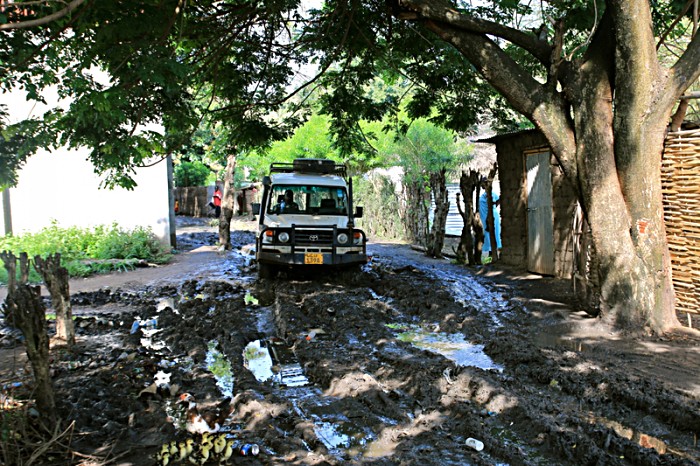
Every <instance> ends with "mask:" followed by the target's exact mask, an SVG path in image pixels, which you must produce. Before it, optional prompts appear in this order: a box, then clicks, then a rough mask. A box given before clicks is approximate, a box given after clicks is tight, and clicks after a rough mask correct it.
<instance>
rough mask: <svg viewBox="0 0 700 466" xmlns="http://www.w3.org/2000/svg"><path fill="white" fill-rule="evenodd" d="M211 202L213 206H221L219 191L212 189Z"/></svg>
mask: <svg viewBox="0 0 700 466" xmlns="http://www.w3.org/2000/svg"><path fill="white" fill-rule="evenodd" d="M212 200H213V202H214V206H215V207H220V206H221V191H214V197H213V199H212Z"/></svg>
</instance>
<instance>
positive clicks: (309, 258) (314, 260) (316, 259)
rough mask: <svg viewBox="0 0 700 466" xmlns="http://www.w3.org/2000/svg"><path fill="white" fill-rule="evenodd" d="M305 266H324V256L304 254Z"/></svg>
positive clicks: (311, 253) (312, 253)
mask: <svg viewBox="0 0 700 466" xmlns="http://www.w3.org/2000/svg"><path fill="white" fill-rule="evenodd" d="M304 264H323V254H319V253H316V252H307V253H306V254H304Z"/></svg>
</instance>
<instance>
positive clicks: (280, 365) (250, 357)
mask: <svg viewBox="0 0 700 466" xmlns="http://www.w3.org/2000/svg"><path fill="white" fill-rule="evenodd" d="M243 361H244V365H245V367H247V368H248V370H250V371H251V372H252V373H253V375H254V376H255V378H256V379H257V380H258V381H259V382H267V381H268V380H270V381H272V382H274V383H276V384H278V385H282V386H285V387H302V386H304V385H308V384H309V379H307V378H306V376H305V375H304V370H303V369H302V367H301V365H300V364H299V362H297V361H296V358H295V357H294V354H293V353H292V351H291V350H290V349H289V348H287V347H286V346H285V345H284V343H283V342H277V341H276V340H266V341H263V340H255V341H253V342H250V343H248V345H247V346H246V347H245V349H244V350H243Z"/></svg>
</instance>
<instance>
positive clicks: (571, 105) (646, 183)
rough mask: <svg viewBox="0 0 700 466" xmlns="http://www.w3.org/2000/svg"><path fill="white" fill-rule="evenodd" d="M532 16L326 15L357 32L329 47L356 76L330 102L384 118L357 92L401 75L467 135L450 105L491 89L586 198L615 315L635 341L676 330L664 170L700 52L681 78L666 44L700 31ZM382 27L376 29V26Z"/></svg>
mask: <svg viewBox="0 0 700 466" xmlns="http://www.w3.org/2000/svg"><path fill="white" fill-rule="evenodd" d="M690 3H691V2H688V4H690ZM531 4H532V2H513V1H494V2H491V3H489V5H488V6H486V5H483V4H481V3H472V2H450V1H445V0H390V1H389V2H388V5H389V10H388V11H389V12H390V13H389V14H383V13H382V12H384V11H387V10H386V9H385V8H386V5H387V3H385V2H378V1H377V2H372V1H370V2H363V3H362V8H360V7H358V6H357V5H356V4H355V3H349V2H346V1H343V0H338V1H331V2H326V4H325V7H324V8H325V9H324V11H325V12H326V14H327V15H329V16H332V17H333V18H334V19H335V22H336V24H337V26H336V27H337V30H339V31H347V33H346V34H345V36H344V38H343V40H344V42H339V39H338V36H335V37H334V38H328V39H327V40H328V44H327V47H328V48H329V50H330V51H329V52H328V54H327V55H326V57H327V58H328V59H330V58H331V56H332V54H333V53H336V52H335V50H338V49H339V48H341V49H342V50H343V51H344V52H345V55H343V58H344V59H345V61H344V62H343V63H344V65H345V68H343V72H342V75H339V76H329V80H328V82H327V84H328V85H329V86H335V89H336V90H335V92H334V93H333V94H332V96H331V97H329V98H328V99H327V100H328V101H329V102H330V101H332V99H333V98H337V99H340V97H342V100H345V101H351V102H362V104H363V106H364V107H370V103H368V102H367V101H366V100H363V99H365V98H364V97H363V96H356V93H353V92H352V90H353V89H357V88H358V87H360V88H361V83H362V82H363V80H362V78H363V76H364V74H365V73H367V72H368V70H374V71H376V70H377V69H380V68H381V69H386V68H389V69H396V70H401V72H403V73H405V74H406V75H409V76H411V77H412V78H413V79H415V80H417V81H418V82H419V83H420V85H421V86H422V88H424V89H425V90H426V91H429V92H430V93H429V94H428V95H432V96H433V97H432V101H430V102H429V101H427V98H426V97H425V94H424V93H423V92H422V91H421V92H419V93H418V95H417V97H418V99H414V103H413V104H411V105H409V108H410V109H412V110H414V113H415V114H420V113H423V114H425V113H426V108H432V109H435V108H438V110H439V111H440V115H443V116H442V121H443V122H444V123H445V124H448V125H454V124H459V123H468V122H469V121H470V120H472V121H473V118H471V117H473V115H469V113H468V111H469V107H468V108H466V109H462V108H458V110H459V112H452V111H450V109H449V108H447V107H446V106H445V105H444V104H443V102H446V101H449V102H453V103H454V104H455V106H456V107H460V106H463V105H465V104H464V103H463V96H464V95H466V93H467V92H468V91H467V90H465V89H474V86H473V85H480V84H481V83H482V82H486V83H488V84H489V85H490V86H491V87H492V88H493V89H495V90H496V91H497V92H498V93H499V94H500V95H501V96H502V97H503V98H504V99H505V100H506V101H507V102H508V104H509V105H510V106H511V107H512V108H513V109H514V110H515V111H517V112H518V113H520V114H521V115H523V116H525V117H526V118H527V119H528V120H529V121H531V122H532V123H533V124H534V125H535V126H536V127H537V128H538V129H539V130H540V131H542V133H543V134H544V135H545V137H546V138H547V140H548V142H549V144H550V146H551V149H552V152H553V154H554V155H555V157H556V158H557V160H558V162H559V165H560V166H561V167H562V170H563V171H564V172H565V174H566V176H567V177H568V179H569V180H570V181H571V183H572V185H573V186H574V188H575V189H576V190H577V192H578V194H579V197H580V201H581V204H582V205H583V207H584V209H585V212H586V215H587V218H588V220H589V223H590V225H591V228H592V234H593V240H594V242H595V249H596V251H597V253H598V255H599V263H600V268H599V276H600V283H601V302H600V307H601V315H602V316H603V317H604V318H605V319H607V320H608V321H610V322H612V323H614V324H616V325H618V326H620V327H625V328H631V329H641V328H642V327H648V328H650V329H652V330H656V331H663V330H665V329H668V328H670V327H672V326H675V325H677V324H678V322H677V319H676V316H675V312H674V294H673V287H672V284H671V268H670V259H669V252H668V248H667V245H666V233H665V228H664V222H663V208H662V196H661V188H660V186H661V183H660V160H661V153H662V149H663V140H664V132H665V129H666V126H667V124H668V122H669V117H670V115H671V113H672V111H673V108H674V106H675V105H676V103H677V102H678V99H679V97H680V96H681V95H682V94H683V93H684V92H685V90H686V89H687V88H688V87H689V86H690V85H691V84H692V83H693V82H695V81H696V80H697V79H698V77H699V76H700V38H698V36H697V35H695V36H694V37H693V38H692V40H689V41H688V42H687V47H686V48H685V51H684V53H683V54H682V55H681V56H680V57H679V58H678V59H677V60H675V62H673V63H671V64H668V65H667V64H665V62H664V63H662V61H661V60H660V52H659V51H657V48H656V44H657V41H656V37H659V36H662V35H667V34H666V32H667V31H666V29H668V28H670V27H672V26H675V27H676V30H674V31H673V32H672V34H676V35H680V34H682V33H683V30H682V29H680V32H678V28H682V26H683V25H684V24H685V25H686V26H687V24H688V23H687V22H684V21H673V20H674V18H675V17H679V18H682V15H683V14H684V11H683V7H684V6H685V5H686V2H678V1H673V0H669V1H658V2H653V3H651V2H649V1H648V0H627V1H621V0H607V1H600V2H598V1H592V2H582V1H579V0H564V1H557V2H548V3H546V4H544V10H542V11H540V12H535V11H533V10H531V9H530V5H531ZM685 11H687V9H686V10H685ZM532 15H539V17H540V18H541V19H540V21H539V24H537V23H536V24H535V25H534V27H533V24H532V23H530V24H529V25H528V24H527V22H525V21H521V20H522V19H523V18H526V17H527V16H530V17H532ZM368 17H371V18H375V20H373V21H365V22H363V20H364V19H366V18H368ZM536 17H537V16H536ZM513 18H515V19H516V20H517V21H515V22H514V21H513ZM538 25H540V26H541V27H539V28H538V27H537V26H538ZM687 34H688V35H689V34H690V32H689V31H688V32H687ZM333 41H335V42H333ZM346 43H351V44H353V46H352V47H351V46H345V45H343V44H346ZM360 44H364V46H362V45H360ZM406 44H410V47H411V49H410V50H407V47H408V46H407V45H406ZM334 45H335V47H334ZM412 52H413V53H412ZM455 55H458V57H456V56H455ZM380 57H381V59H380ZM666 58H667V57H666ZM460 60H464V62H461V61H460ZM352 86H354V87H352ZM333 96H335V97H333ZM480 99H482V101H483V97H480ZM344 108H345V109H353V104H349V103H344ZM373 108H375V109H376V108H382V107H381V106H374V107H373ZM329 111H330V112H331V114H333V113H332V112H335V114H333V115H335V116H336V117H337V118H338V120H339V121H340V120H342V119H343V118H344V117H345V115H346V113H345V112H346V111H345V110H343V108H342V107H341V106H339V105H336V106H333V107H329ZM371 111H372V110H370V109H369V108H363V109H362V112H358V113H362V114H368V113H371ZM455 113H459V114H460V115H461V120H456V119H455V118H453V117H452V116H454V114H455Z"/></svg>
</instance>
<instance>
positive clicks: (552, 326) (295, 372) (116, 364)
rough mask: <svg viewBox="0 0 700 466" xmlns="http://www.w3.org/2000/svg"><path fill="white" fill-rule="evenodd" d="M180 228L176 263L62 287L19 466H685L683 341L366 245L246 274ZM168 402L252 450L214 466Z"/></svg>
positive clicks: (556, 287)
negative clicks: (42, 387) (73, 340)
mask: <svg viewBox="0 0 700 466" xmlns="http://www.w3.org/2000/svg"><path fill="white" fill-rule="evenodd" d="M188 235H189V236H188V237H187V239H186V240H185V237H184V236H183V237H182V239H183V241H182V242H181V244H183V245H186V246H185V247H187V248H190V249H192V251H190V252H187V253H185V254H192V253H193V251H199V253H201V255H200V256H199V258H198V259H196V260H194V259H188V260H194V262H192V263H191V262H188V260H184V259H180V260H179V261H178V262H177V263H176V264H174V265H173V267H175V269H170V270H168V267H163V268H162V269H163V270H161V271H148V272H143V273H144V274H145V275H143V276H141V277H140V278H139V280H134V279H133V276H132V278H130V279H127V278H116V279H113V283H112V285H114V284H115V282H118V281H119V280H121V283H120V284H121V286H119V287H117V286H108V285H105V287H100V288H99V289H92V290H91V289H90V287H89V286H87V285H83V287H82V288H83V291H77V292H75V293H74V294H73V304H74V313H75V315H76V316H77V317H76V326H77V332H78V337H79V344H78V346H77V348H76V349H75V351H73V352H72V353H68V352H66V351H62V350H60V349H58V348H55V349H54V350H53V355H54V362H53V366H52V367H53V376H54V383H55V389H56V392H57V400H58V405H59V409H60V412H61V414H62V417H63V419H64V424H65V425H66V426H67V425H69V423H71V422H73V423H74V424H73V426H72V427H71V430H70V433H69V434H66V435H65V436H64V437H63V438H61V439H60V441H56V442H55V444H52V445H50V446H49V447H48V448H46V451H43V452H42V454H41V455H39V457H38V460H37V462H36V463H34V464H123V465H127V464H129V465H136V466H141V465H151V464H165V463H166V462H167V463H168V464H191V462H190V461H192V462H195V463H199V464H218V463H219V462H222V463H223V462H225V463H227V464H251V465H254V464H265V465H271V464H302V465H321V464H323V465H335V464H372V465H402V464H405V465H469V464H472V465H485V464H489V465H491V464H509V465H561V464H572V465H579V464H590V465H608V464H611V465H616V464H619V465H657V464H664V465H690V464H698V458H700V448H699V447H698V444H697V441H698V439H697V437H698V434H699V433H700V373H699V370H700V353H699V351H698V348H699V342H700V341H699V340H698V338H697V337H696V336H694V335H693V334H689V333H683V332H679V333H677V334H674V335H670V336H666V337H664V338H656V337H646V338H641V339H636V340H626V339H624V338H622V337H621V336H619V335H616V334H614V333H611V332H610V331H609V330H607V329H605V328H601V327H600V324H599V323H598V322H597V321H595V319H589V318H587V317H585V314H584V313H582V312H577V311H576V310H575V308H574V306H573V303H572V302H571V297H570V296H569V295H568V294H567V293H568V292H567V288H566V287H565V286H562V284H561V283H559V282H555V281H553V280H551V281H547V280H542V279H540V280H528V279H527V278H528V277H527V276H525V275H517V274H513V273H509V272H504V271H499V270H497V269H491V270H486V269H483V270H481V271H480V275H479V274H475V273H474V272H473V271H471V272H470V271H468V270H466V269H464V268H460V267H457V266H454V265H451V264H450V263H449V262H447V261H440V262H436V261H433V260H427V259H424V258H422V257H421V256H420V254H419V253H417V252H415V251H412V250H411V249H410V248H408V247H407V246H403V245H374V246H373V248H372V253H373V260H372V262H371V263H370V264H369V265H367V266H366V267H364V268H363V269H362V270H361V271H360V272H357V273H326V272H324V273H314V270H311V271H295V272H293V273H289V274H284V273H283V274H281V276H280V277H278V278H277V279H275V280H258V279H257V278H256V273H255V272H256V270H255V265H254V264H253V263H251V261H250V257H249V256H246V255H245V254H244V253H242V252H241V251H240V250H236V251H233V252H230V253H225V254H217V253H216V252H215V250H214V249H213V247H212V246H208V247H209V249H206V248H207V246H205V245H206V244H207V243H209V242H210V241H216V238H215V236H214V237H213V238H212V236H211V232H207V231H198V232H195V233H188ZM252 238H253V235H252V233H251V232H244V231H238V232H236V233H235V234H234V243H235V245H236V246H237V248H243V247H244V245H246V244H248V243H250V242H252ZM209 244H210V245H211V244H212V243H209ZM202 247H204V249H202ZM197 248H199V249H197ZM178 264H179V265H178ZM178 267H179V269H178ZM173 270H176V271H177V273H174V272H173ZM133 273H136V272H133ZM125 275H129V274H125ZM530 278H532V277H530ZM103 280H107V281H109V279H103ZM93 288H94V287H93ZM153 319H156V322H154V323H153V324H151V325H149V324H148V322H149V321H152V320H153ZM2 342H3V354H4V357H3V358H2V365H3V366H4V367H3V370H2V376H3V384H4V386H5V390H4V393H5V398H4V399H5V400H6V404H9V403H10V401H12V402H13V403H15V405H17V406H20V407H21V406H26V404H23V403H22V401H21V400H23V399H25V398H26V397H27V396H28V394H27V393H26V391H27V390H29V388H30V378H29V377H28V376H27V371H28V368H27V367H26V366H25V365H24V364H23V363H22V359H21V354H20V351H19V350H18V348H19V346H18V344H17V335H16V334H14V333H12V332H10V331H9V330H7V329H6V331H5V332H4V336H3V338H2ZM10 365H11V367H10ZM12 383H15V386H14V388H7V387H9V386H11V384H12ZM18 383H21V385H18ZM8 384H10V385H8ZM182 393H189V394H191V395H192V396H193V397H194V398H195V399H196V402H197V404H196V409H197V410H198V411H199V413H206V412H215V411H218V412H219V413H223V415H221V416H220V418H219V421H220V423H221V428H220V430H219V434H223V435H222V438H223V439H224V440H225V439H232V440H234V442H237V443H238V442H240V443H241V444H243V443H254V444H257V445H259V448H260V453H259V455H258V456H241V455H240V454H237V453H235V452H234V453H233V454H231V456H230V458H228V459H226V460H225V461H223V460H221V458H222V457H225V456H226V451H225V450H224V451H222V452H219V453H217V451H216V450H217V449H218V448H217V447H213V446H212V447H211V448H210V443H208V442H210V441H208V440H202V437H201V435H198V434H193V433H190V432H188V431H187V428H188V423H187V415H188V411H187V409H186V405H185V404H184V403H182V402H181V401H180V395H181V394H182ZM189 414H194V411H193V410H190V411H189ZM189 427H190V428H191V429H192V430H194V428H193V427H192V424H189ZM470 438H471V439H476V440H478V442H480V443H482V444H483V449H480V450H478V451H477V449H474V448H472V447H469V446H467V444H466V442H467V439H470ZM188 439H192V440H193V441H192V442H191V443H190V445H191V447H188V446H187V445H188V443H187V442H188ZM170 442H174V444H173V445H174V446H173V447H172V451H170V447H168V448H166V450H169V451H168V452H167V453H166V454H165V455H164V456H166V457H167V461H164V460H162V459H156V456H157V455H158V453H159V452H160V451H161V450H162V446H163V445H168V444H169V443H170ZM178 442H179V446H178ZM16 443H17V448H19V447H20V446H21V445H20V443H21V442H20V441H17V442H16ZM202 443H204V445H205V446H204V447H202V446H201V444H202ZM10 444H12V442H11V441H8V442H6V443H5V445H6V447H5V448H4V450H5V451H6V450H7V448H9V447H8V445H10ZM67 444H70V448H69V449H67V448H66V445H67ZM11 446H12V445H10V447H11ZM25 448H26V445H25ZM201 450H206V452H207V453H206V454H207V455H209V457H208V459H206V458H205V457H204V456H203V455H204V454H203V453H202V452H201ZM180 457H182V459H180ZM5 458H6V459H7V458H10V457H8V456H7V453H6V454H5ZM23 461H24V462H22V461H20V462H19V463H18V464H26V461H27V458H26V457H25V458H24V460H23Z"/></svg>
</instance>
